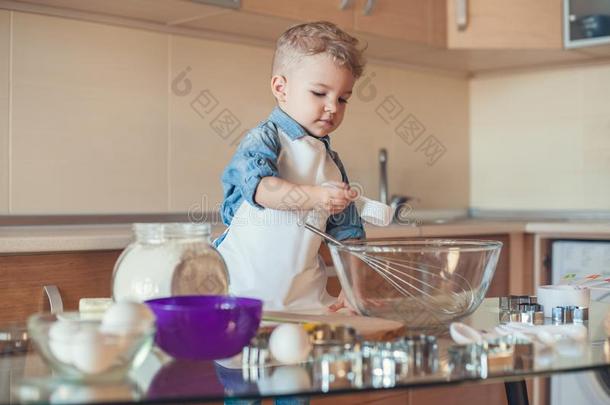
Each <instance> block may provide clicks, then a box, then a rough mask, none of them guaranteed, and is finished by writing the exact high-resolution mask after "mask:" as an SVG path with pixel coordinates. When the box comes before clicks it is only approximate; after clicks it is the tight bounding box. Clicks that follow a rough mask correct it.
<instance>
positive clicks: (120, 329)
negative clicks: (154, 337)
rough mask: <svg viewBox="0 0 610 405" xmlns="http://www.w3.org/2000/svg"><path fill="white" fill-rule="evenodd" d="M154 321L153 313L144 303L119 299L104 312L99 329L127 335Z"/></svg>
mask: <svg viewBox="0 0 610 405" xmlns="http://www.w3.org/2000/svg"><path fill="white" fill-rule="evenodd" d="M154 322H155V315H154V314H153V313H152V311H151V310H150V309H149V308H148V306H147V305H146V304H140V303H137V302H132V301H119V302H117V303H115V304H113V305H112V306H111V307H110V308H108V310H107V311H106V313H104V317H103V318H102V325H101V327H100V331H102V332H104V333H113V334H116V335H127V334H130V333H138V332H141V331H143V330H146V329H148V328H149V327H150V326H151V324H153V323H154Z"/></svg>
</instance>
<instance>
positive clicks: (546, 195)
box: [470, 64, 610, 210]
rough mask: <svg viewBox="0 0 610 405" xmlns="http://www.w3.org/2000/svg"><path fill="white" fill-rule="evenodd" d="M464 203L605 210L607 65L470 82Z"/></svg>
mask: <svg viewBox="0 0 610 405" xmlns="http://www.w3.org/2000/svg"><path fill="white" fill-rule="evenodd" d="M470 125H471V127H470V132H471V139H470V148H471V156H472V159H471V205H472V206H473V207H477V208H484V209H531V210H544V209H556V210H608V209H609V208H610V64H605V65H594V66H581V67H575V68H566V69H560V70H545V71H539V72H529V73H515V74H510V75H495V76H487V77H479V78H476V79H474V80H472V81H471V84H470Z"/></svg>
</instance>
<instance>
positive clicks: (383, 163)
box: [379, 148, 413, 223]
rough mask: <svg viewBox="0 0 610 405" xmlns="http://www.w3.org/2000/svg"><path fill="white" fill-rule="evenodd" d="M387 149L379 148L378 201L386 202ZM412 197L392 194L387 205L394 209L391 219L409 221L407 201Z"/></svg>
mask: <svg viewBox="0 0 610 405" xmlns="http://www.w3.org/2000/svg"><path fill="white" fill-rule="evenodd" d="M387 165H388V151H387V150H386V149H385V148H382V149H380V150H379V201H381V202H382V203H384V204H388V196H389V191H388V166H387ZM412 199H413V198H412V197H408V196H405V195H397V194H394V195H393V196H392V199H391V201H390V202H389V205H390V206H391V207H392V209H393V210H394V218H393V221H394V222H396V223H405V222H409V221H408V219H407V218H405V217H406V216H407V214H408V213H409V211H410V210H411V207H410V206H409V204H407V203H408V202H409V201H411V200H412Z"/></svg>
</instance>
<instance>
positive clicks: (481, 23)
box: [241, 0, 563, 49]
mask: <svg viewBox="0 0 610 405" xmlns="http://www.w3.org/2000/svg"><path fill="white" fill-rule="evenodd" d="M342 5H343V7H342ZM241 10H242V11H244V12H254V13H259V14H265V15H270V16H275V17H282V18H289V19H293V20H298V21H308V20H329V21H332V22H334V23H336V24H337V25H339V26H341V27H342V28H344V29H347V30H353V31H354V32H356V33H360V34H372V35H375V36H380V37H387V38H393V39H398V40H404V41H406V42H412V43H419V44H422V45H427V46H433V47H439V48H449V49H561V48H562V42H563V38H562V21H563V17H562V16H563V14H562V5H561V2H559V1H557V0H538V1H535V2H532V1H529V0H513V1H510V2H507V1H504V0H427V1H420V0H376V1H371V0H351V1H349V0H348V1H339V0H337V1H324V0H314V1H305V0H287V1H281V2H278V1H273V0H243V1H242V7H241Z"/></svg>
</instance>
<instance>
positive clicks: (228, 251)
mask: <svg viewBox="0 0 610 405" xmlns="http://www.w3.org/2000/svg"><path fill="white" fill-rule="evenodd" d="M357 45H358V40H357V39H356V38H353V37H352V36H350V35H348V34H347V33H345V32H343V31H342V30H340V29H339V28H338V27H337V26H335V25H334V24H332V23H328V22H313V23H306V24H300V25H297V26H294V27H291V28H290V29H288V30H287V31H286V32H285V33H284V34H282V36H281V37H280V38H279V39H278V42H277V47H276V51H275V55H274V59H273V69H272V78H271V91H272V93H273V95H274V97H275V98H276V100H277V107H276V108H275V109H274V110H273V111H272V113H271V115H270V116H269V118H268V119H267V120H266V121H263V122H262V123H260V124H259V125H258V126H257V127H256V128H254V129H252V130H251V131H250V132H249V133H248V134H247V135H246V137H245V138H244V140H243V141H242V142H241V144H240V146H239V147H238V149H237V151H236V152H235V155H234V156H233V158H232V160H231V162H230V163H229V165H228V166H227V167H226V169H225V171H224V173H223V175H222V183H223V189H224V201H223V204H222V208H221V215H222V219H223V222H224V223H225V224H226V225H228V226H229V227H228V229H227V231H225V233H224V234H223V235H222V236H221V237H220V238H219V239H218V240H216V241H215V244H216V246H217V247H218V250H219V251H220V253H221V254H222V256H223V257H224V259H225V261H226V264H227V267H228V270H229V276H230V292H231V293H232V294H234V295H239V296H250V297H256V298H259V299H262V300H263V301H264V303H265V309H266V310H284V309H288V310H290V309H292V310H316V311H317V312H323V310H325V309H326V307H328V306H329V305H330V304H331V303H332V302H333V299H332V297H330V296H328V295H327V294H326V288H325V287H326V278H327V277H326V274H325V272H324V268H323V263H321V261H320V259H319V257H318V249H319V247H320V243H321V238H320V237H319V236H317V235H315V234H313V233H312V232H310V231H308V230H306V229H305V228H304V227H302V226H301V225H300V223H302V221H304V220H306V221H308V222H309V223H311V224H312V225H314V226H316V227H318V228H320V229H326V232H328V233H329V234H331V235H332V236H334V237H335V238H337V239H339V240H345V239H356V238H363V237H364V229H363V227H362V223H361V220H360V217H359V216H358V213H357V210H356V207H355V205H354V203H353V199H354V198H355V195H354V192H353V191H352V190H350V188H349V186H348V179H347V175H346V173H345V170H344V168H343V165H342V163H341V161H340V160H339V157H338V155H337V153H336V152H334V151H333V150H332V149H331V148H330V140H329V137H328V134H329V133H330V132H332V131H333V130H335V129H337V128H338V127H339V125H340V124H341V121H342V120H343V114H344V112H345V108H346V104H347V100H348V99H349V97H350V95H351V94H352V88H353V87H354V82H355V81H356V79H357V78H358V77H360V76H361V74H362V70H363V67H364V60H363V56H362V51H361V50H360V49H358V48H357ZM314 214H315V215H314ZM342 305H343V300H342V297H340V301H339V302H338V303H336V304H334V305H333V306H332V308H331V309H334V310H336V309H338V308H339V307H341V306H342Z"/></svg>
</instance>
